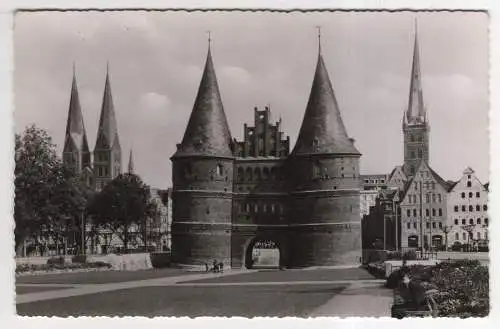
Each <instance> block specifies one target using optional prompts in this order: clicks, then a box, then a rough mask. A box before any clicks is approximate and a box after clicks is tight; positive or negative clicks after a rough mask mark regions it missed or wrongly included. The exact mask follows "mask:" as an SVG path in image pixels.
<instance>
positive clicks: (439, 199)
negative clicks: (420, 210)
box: [438, 194, 442, 203]
mask: <svg viewBox="0 0 500 329" xmlns="http://www.w3.org/2000/svg"><path fill="white" fill-rule="evenodd" d="M438 202H439V203H441V202H442V200H441V194H438Z"/></svg>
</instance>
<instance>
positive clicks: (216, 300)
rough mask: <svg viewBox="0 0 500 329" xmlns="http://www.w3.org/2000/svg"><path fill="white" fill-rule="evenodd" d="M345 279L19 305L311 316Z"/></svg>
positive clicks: (24, 308)
mask: <svg viewBox="0 0 500 329" xmlns="http://www.w3.org/2000/svg"><path fill="white" fill-rule="evenodd" d="M344 288H345V286H344V285H335V284H332V285H311V286H307V287H304V286H281V285H280V286H261V287H259V286H237V287H234V286H231V287H196V288H193V287H182V286H170V287H161V286H160V287H141V288H133V289H126V290H117V291H112V292H105V293H98V294H91V295H83V296H77V297H71V298H60V299H54V300H48V301H40V302H33V303H27V304H19V305H17V313H18V314H19V315H30V316H38V315H39V316H62V317H67V316H79V315H80V316H83V315H87V316H125V315H126V316H148V317H152V316H189V317H196V316H244V317H254V316H281V317H283V316H296V317H307V315H308V314H309V313H310V312H312V311H313V310H314V309H315V308H317V307H319V306H321V305H323V304H324V303H326V302H327V301H328V300H329V299H330V298H332V297H333V296H335V295H336V294H338V293H340V292H341V291H342V290H343V289H344Z"/></svg>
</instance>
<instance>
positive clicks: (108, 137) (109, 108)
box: [95, 70, 119, 149]
mask: <svg viewBox="0 0 500 329" xmlns="http://www.w3.org/2000/svg"><path fill="white" fill-rule="evenodd" d="M115 143H117V144H119V140H118V127H117V124H116V115H115V108H114V105H113V96H112V93H111V83H110V78H109V70H106V82H105V85H104V95H103V98H102V106H101V116H100V118H99V127H98V130H97V139H96V146H95V148H96V149H109V148H112V147H113V145H114V144H115Z"/></svg>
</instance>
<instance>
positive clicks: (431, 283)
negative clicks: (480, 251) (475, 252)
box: [386, 260, 489, 318]
mask: <svg viewBox="0 0 500 329" xmlns="http://www.w3.org/2000/svg"><path fill="white" fill-rule="evenodd" d="M405 276H406V277H407V278H408V279H409V280H407V282H406V283H405V282H404V279H405ZM386 285H387V287H388V288H395V291H394V305H393V312H392V313H393V316H394V317H404V316H412V311H417V313H418V312H420V313H419V314H422V316H430V315H432V316H447V317H461V318H467V317H484V316H487V315H488V313H489V273H488V268H487V267H485V266H482V265H481V264H480V262H479V261H469V260H460V261H456V262H443V263H440V264H437V265H435V266H408V267H405V268H402V269H401V270H398V271H395V272H394V273H393V274H391V276H390V277H389V278H388V279H387V283H386ZM430 292H431V293H430ZM413 315H415V314H413ZM417 316H418V315H417Z"/></svg>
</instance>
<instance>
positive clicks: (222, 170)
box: [216, 163, 224, 176]
mask: <svg viewBox="0 0 500 329" xmlns="http://www.w3.org/2000/svg"><path fill="white" fill-rule="evenodd" d="M223 172H224V166H222V165H221V164H220V163H219V164H218V165H217V169H216V174H217V176H222V173H223Z"/></svg>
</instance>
